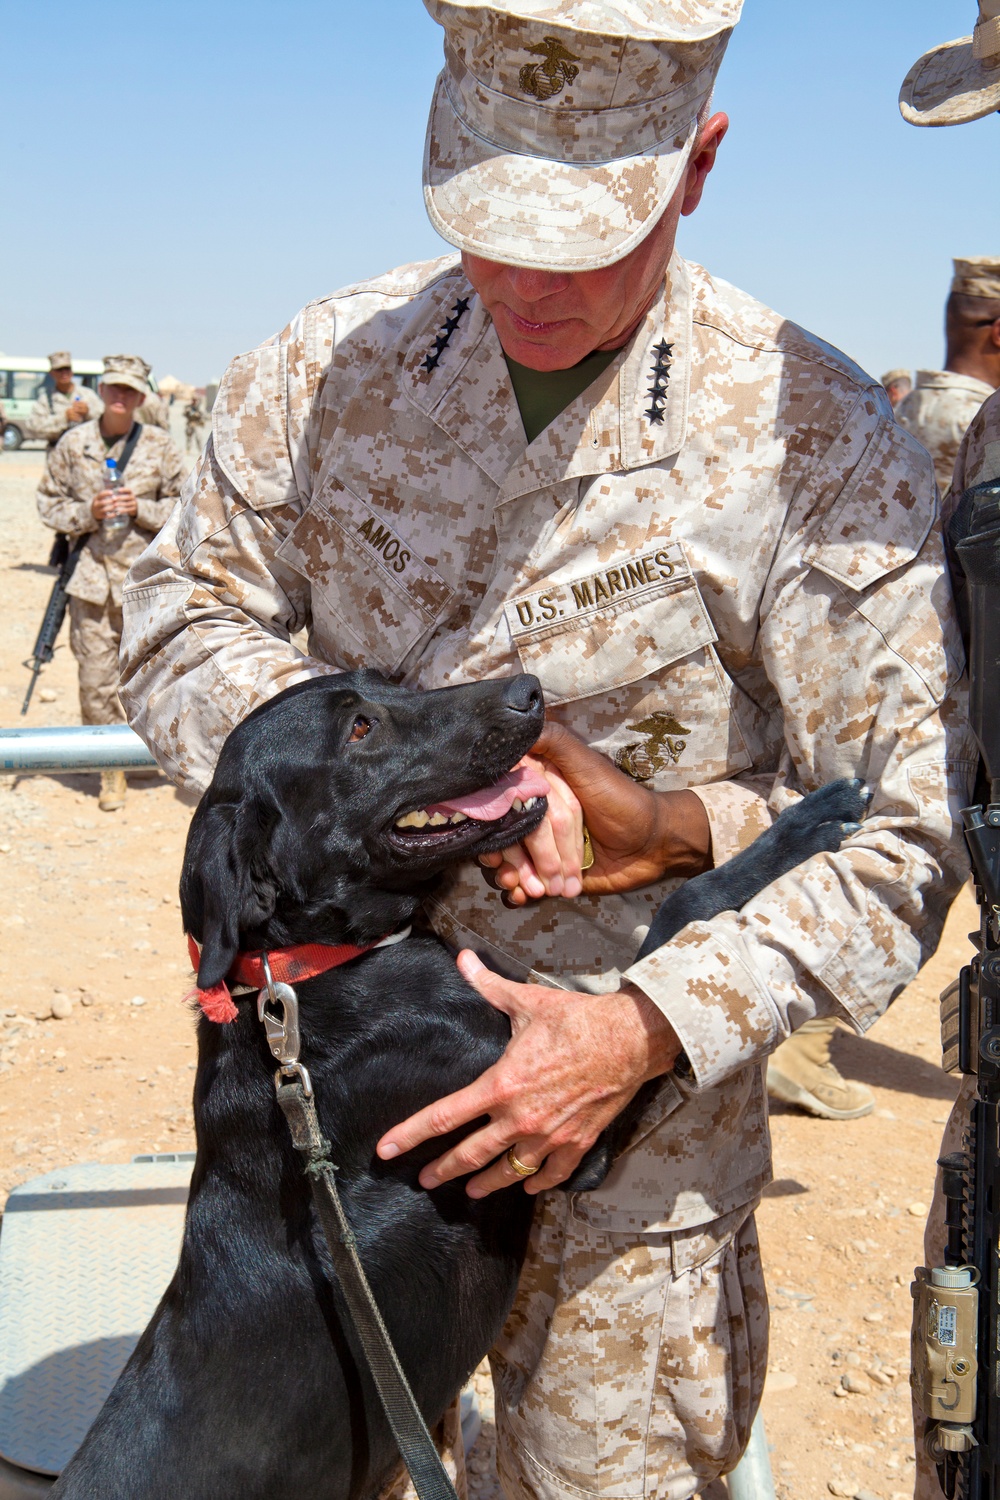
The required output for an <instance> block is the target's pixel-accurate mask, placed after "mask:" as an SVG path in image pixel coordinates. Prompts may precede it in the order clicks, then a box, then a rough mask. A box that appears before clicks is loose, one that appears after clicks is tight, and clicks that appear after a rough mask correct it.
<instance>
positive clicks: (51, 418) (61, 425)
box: [25, 383, 104, 447]
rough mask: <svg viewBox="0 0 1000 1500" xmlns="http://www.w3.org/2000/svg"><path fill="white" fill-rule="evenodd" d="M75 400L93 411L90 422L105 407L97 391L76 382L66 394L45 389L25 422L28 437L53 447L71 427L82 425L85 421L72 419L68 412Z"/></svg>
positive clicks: (90, 412)
mask: <svg viewBox="0 0 1000 1500" xmlns="http://www.w3.org/2000/svg"><path fill="white" fill-rule="evenodd" d="M74 401H82V402H84V404H85V405H86V407H87V411H88V412H89V414H90V416H89V420H90V421H94V419H95V418H97V417H99V416H100V415H101V412H102V411H103V410H104V406H103V404H102V402H101V401H100V399H99V398H98V396H97V394H96V392H95V391H92V390H90V389H89V387H87V386H85V385H80V384H78V383H75V384H74V386H73V389H72V391H70V393H69V395H66V396H64V395H63V393H62V391H43V392H42V394H41V395H40V396H39V398H38V400H37V401H36V402H35V404H34V406H33V407H32V408H31V411H30V412H29V413H28V420H27V422H26V423H25V426H26V428H27V436H28V437H31V438H44V439H45V441H46V442H47V443H48V444H49V446H50V447H52V446H53V445H54V444H55V443H57V442H58V441H59V439H60V438H61V437H62V435H63V433H64V432H68V431H69V429H70V428H71V427H82V426H83V425H84V422H71V421H70V420H69V418H68V417H67V415H66V413H67V411H68V410H69V408H70V407H71V406H72V405H73V402H74ZM85 420H86V419H85Z"/></svg>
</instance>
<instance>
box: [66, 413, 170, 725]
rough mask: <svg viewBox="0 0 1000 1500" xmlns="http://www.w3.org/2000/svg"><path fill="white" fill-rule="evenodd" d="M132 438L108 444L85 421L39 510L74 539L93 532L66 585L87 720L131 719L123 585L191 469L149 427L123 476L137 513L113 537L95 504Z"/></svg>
mask: <svg viewBox="0 0 1000 1500" xmlns="http://www.w3.org/2000/svg"><path fill="white" fill-rule="evenodd" d="M126 437H127V434H126ZM125 440H126V438H125V437H121V438H118V439H117V440H116V441H115V442H114V443H113V444H112V446H111V447H110V448H109V447H107V446H106V445H105V442H104V439H103V437H102V436H101V431H100V427H99V425H98V423H97V422H96V421H94V422H80V423H79V424H77V425H76V426H75V427H74V428H73V429H72V430H71V431H69V432H67V433H66V435H65V436H64V437H63V438H62V439H61V440H60V442H59V443H58V444H57V445H56V447H55V448H53V449H52V451H51V452H50V454H49V456H48V460H47V462H46V465H45V473H44V475H43V477H42V482H41V484H40V485H39V487H38V512H39V515H40V516H41V518H42V520H43V521H44V522H45V524H46V525H47V526H51V527H53V528H54V529H55V530H56V531H62V532H64V533H66V534H67V535H68V536H69V537H70V538H71V540H75V539H76V538H77V537H79V536H80V535H81V534H82V533H87V534H88V535H87V544H86V546H85V547H84V549H83V551H82V552H81V554H80V559H79V561H78V563H77V565H76V568H75V570H74V573H73V576H72V578H71V579H70V583H69V587H68V589H67V593H68V594H69V596H70V646H71V648H72V651H73V655H74V656H75V657H76V659H77V664H78V666H79V669H80V712H81V717H82V720H83V723H84V724H117V723H120V722H121V720H122V719H123V717H124V715H123V714H122V710H121V704H120V702H119V699H118V643H119V641H120V640H121V602H122V583H123V582H124V579H125V575H126V573H127V572H128V570H129V567H130V566H131V564H132V563H133V562H134V561H135V559H136V558H137V557H139V556H140V555H141V553H142V552H143V550H144V548H145V547H146V546H147V544H148V543H149V542H150V541H151V540H152V539H153V537H154V536H155V534H156V533H157V531H159V529H160V527H161V526H162V525H163V523H164V521H165V520H166V519H167V516H168V515H169V514H170V511H171V509H172V507H173V505H174V503H175V501H176V499H177V496H178V494H179V492H180V486H181V478H182V476H183V473H184V465H183V461H182V459H181V456H180V454H179V453H178V451H177V449H176V448H175V447H174V444H173V443H172V442H171V440H170V438H168V437H167V436H166V434H165V433H163V432H161V431H160V430H159V428H153V427H144V428H143V429H142V435H141V436H140V438H139V441H138V442H137V443H136V446H135V448H134V450H133V452H132V456H131V458H130V459H129V462H128V467H127V468H126V470H125V474H124V483H125V484H126V485H127V486H128V488H129V489H130V490H132V492H133V494H134V495H135V496H136V499H137V500H138V513H137V515H136V516H135V517H133V518H132V520H131V521H130V524H129V526H128V529H127V530H125V531H123V532H120V533H119V534H118V535H116V536H113V537H108V536H107V535H106V534H105V532H104V531H102V529H101V525H100V522H99V521H95V519H94V516H93V514H92V512H91V509H90V507H91V502H92V501H93V499H94V496H95V495H97V494H98V493H99V492H100V491H101V490H103V489H104V488H105V487H106V471H105V467H104V466H105V461H106V459H108V458H120V457H121V452H122V449H123V448H124V446H125Z"/></svg>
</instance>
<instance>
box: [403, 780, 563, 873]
mask: <svg viewBox="0 0 1000 1500" xmlns="http://www.w3.org/2000/svg"><path fill="white" fill-rule="evenodd" d="M548 791H549V787H548V782H547V781H546V780H545V778H544V776H542V775H540V774H539V772H537V771H533V770H531V769H530V767H528V766H515V767H514V769H513V770H512V771H507V772H506V773H505V774H504V775H503V776H501V777H500V780H499V781H497V782H495V783H494V785H493V786H488V787H483V788H481V789H480V790H479V791H477V792H467V793H466V794H465V795H464V796H461V797H450V798H448V799H447V800H446V801H444V802H433V803H429V804H428V805H427V806H426V807H418V808H414V809H413V810H412V811H410V812H405V813H400V814H399V816H398V817H397V818H396V819H395V821H394V823H393V826H392V828H391V829H390V830H389V837H390V839H391V841H392V843H393V844H395V846H396V847H397V848H402V849H407V850H409V851H412V852H415V851H417V850H425V849H430V848H431V847H433V848H435V849H437V848H439V847H440V846H442V845H448V846H449V847H450V846H452V845H456V846H457V845H460V844H461V845H465V844H472V843H480V842H481V841H483V840H484V839H489V841H490V842H491V843H493V841H494V837H496V839H497V842H496V843H495V844H494V847H495V848H498V849H499V848H502V847H503V840H504V838H506V841H507V842H508V843H511V844H513V843H516V842H517V840H518V839H520V838H523V837H524V835H525V834H527V833H530V832H531V831H532V829H534V828H537V826H538V824H539V823H540V822H541V821H542V818H543V817H544V816H545V809H546V807H547V806H548V802H547V800H546V799H547V796H548Z"/></svg>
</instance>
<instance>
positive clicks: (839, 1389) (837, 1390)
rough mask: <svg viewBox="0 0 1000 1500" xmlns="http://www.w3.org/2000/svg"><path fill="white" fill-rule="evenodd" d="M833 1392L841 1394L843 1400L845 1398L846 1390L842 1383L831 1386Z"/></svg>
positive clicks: (837, 1394) (836, 1394)
mask: <svg viewBox="0 0 1000 1500" xmlns="http://www.w3.org/2000/svg"><path fill="white" fill-rule="evenodd" d="M833 1394H834V1395H835V1396H843V1397H844V1399H845V1401H846V1399H847V1392H846V1391H845V1390H844V1387H843V1386H842V1385H835V1386H834V1388H833Z"/></svg>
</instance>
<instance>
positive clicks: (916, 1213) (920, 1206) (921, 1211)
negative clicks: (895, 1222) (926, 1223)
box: [906, 1203, 927, 1219]
mask: <svg viewBox="0 0 1000 1500" xmlns="http://www.w3.org/2000/svg"><path fill="white" fill-rule="evenodd" d="M906 1212H907V1213H908V1214H910V1215H911V1216H912V1217H913V1218H914V1219H926V1217H927V1204H926V1203H911V1204H910V1205H909V1207H908V1208H907V1210H906Z"/></svg>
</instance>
